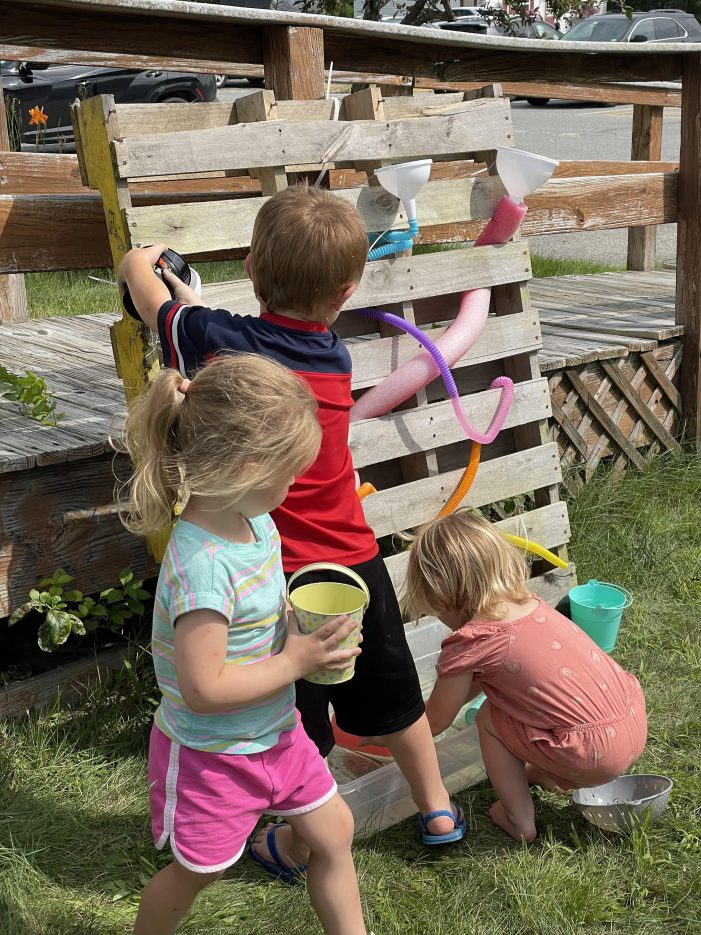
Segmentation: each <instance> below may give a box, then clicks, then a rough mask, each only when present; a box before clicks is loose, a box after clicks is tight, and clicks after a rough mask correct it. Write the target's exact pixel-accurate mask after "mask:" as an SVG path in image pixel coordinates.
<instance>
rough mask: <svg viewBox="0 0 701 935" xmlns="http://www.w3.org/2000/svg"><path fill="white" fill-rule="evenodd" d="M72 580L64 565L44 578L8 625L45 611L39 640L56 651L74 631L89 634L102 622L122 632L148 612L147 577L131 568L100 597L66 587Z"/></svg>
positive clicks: (43, 647) (16, 611) (83, 634)
mask: <svg viewBox="0 0 701 935" xmlns="http://www.w3.org/2000/svg"><path fill="white" fill-rule="evenodd" d="M72 580H73V578H72V577H71V575H69V574H67V572H65V571H64V570H63V569H62V568H57V569H56V571H55V572H54V573H53V575H52V576H51V577H50V578H42V579H41V581H40V582H39V588H32V590H31V591H30V592H29V600H28V601H26V603H24V604H22V605H21V606H20V607H18V608H17V609H16V610H15V611H13V613H12V614H11V615H10V617H9V619H8V621H7V624H8V626H10V627H11V626H14V625H15V624H16V623H19V621H20V620H22V619H23V618H24V617H26V616H27V614H29V613H30V612H31V611H33V610H34V611H36V612H37V613H38V614H40V615H43V616H44V620H43V621H42V623H41V625H40V626H39V632H38V634H37V642H38V644H39V646H40V647H41V649H43V650H45V651H46V652H53V650H54V649H56V647H57V646H61V645H62V644H63V643H65V642H66V640H67V639H68V637H69V636H70V635H71V633H75V634H76V635H77V636H85V634H86V633H92V632H93V631H95V630H96V629H97V628H98V627H99V626H103V627H107V628H108V629H111V630H114V631H116V632H120V631H121V630H122V628H123V627H124V624H125V623H127V621H129V620H132V619H134V618H140V617H143V615H144V613H145V612H146V605H145V604H144V601H145V600H148V599H149V597H150V596H151V595H150V594H149V592H148V591H147V590H145V589H144V587H143V581H135V580H134V572H133V571H131V570H130V569H129V568H126V569H124V570H123V571H121V572H120V573H119V584H120V587H115V588H105V590H104V591H101V592H100V594H99V596H98V598H97V599H95V598H94V597H90V596H88V595H84V594H83V592H82V591H78V590H76V589H73V588H71V589H68V590H66V585H68V584H70V582H71V581H72ZM39 589H42V590H39Z"/></svg>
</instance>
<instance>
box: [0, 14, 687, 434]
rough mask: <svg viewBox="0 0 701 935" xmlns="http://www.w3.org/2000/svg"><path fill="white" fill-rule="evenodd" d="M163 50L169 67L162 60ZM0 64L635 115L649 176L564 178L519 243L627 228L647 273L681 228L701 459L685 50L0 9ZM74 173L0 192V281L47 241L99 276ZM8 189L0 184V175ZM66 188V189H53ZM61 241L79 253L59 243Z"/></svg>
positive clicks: (55, 264) (223, 18) (315, 93)
mask: <svg viewBox="0 0 701 935" xmlns="http://www.w3.org/2000/svg"><path fill="white" fill-rule="evenodd" d="M33 36H36V37H37V38H36V39H33V38H32V37H33ZM39 36H41V38H39ZM184 37H186V41H185V38H184ZM565 47H566V48H565ZM164 48H167V49H177V50H178V52H177V53H176V54H171V55H170V56H168V57H164V55H163V51H162V50H163V49H164ZM30 49H31V52H28V50H30ZM0 56H1V57H3V58H11V57H24V58H30V57H31V58H40V57H43V58H44V59H45V60H49V61H65V62H74V61H91V62H95V63H96V64H104V62H105V61H111V62H113V63H115V64H119V65H123V66H126V65H128V64H131V65H132V67H141V68H146V67H167V68H171V69H180V70H201V71H210V72H227V73H233V72H234V71H235V69H236V68H237V67H239V68H240V67H242V66H244V67H245V68H248V67H249V65H248V63H250V65H255V66H258V67H261V66H262V68H263V71H264V75H265V80H266V85H267V86H268V87H269V88H270V89H271V90H273V91H274V92H275V95H276V98H277V99H278V100H280V101H281V100H286V99H300V98H309V99H319V98H323V96H324V92H325V71H324V68H325V66H326V67H328V66H329V64H330V63H331V62H334V64H335V67H336V68H341V69H343V70H344V71H346V72H352V75H351V77H354V78H355V79H356V80H358V81H360V80H362V77H363V75H364V74H365V75H374V76H379V77H381V78H382V79H383V81H382V84H383V86H384V87H390V86H392V85H394V87H395V89H396V91H399V92H400V93H402V92H406V90H407V88H408V85H409V83H412V84H413V85H415V86H416V87H417V88H420V87H422V86H425V85H426V84H428V83H431V84H432V86H433V87H437V85H436V82H440V84H442V86H443V87H444V88H450V89H452V88H457V89H459V90H461V91H462V90H465V89H466V85H471V86H472V87H475V86H477V85H485V84H487V83H491V82H494V81H497V82H500V83H501V84H502V87H503V88H504V91H505V93H507V94H509V95H511V94H518V95H526V96H533V97H537V96H548V97H560V98H576V99H580V100H609V101H612V102H620V103H633V104H634V117H633V144H632V152H631V155H632V158H633V159H634V160H635V161H639V162H641V163H643V164H644V165H645V168H646V169H652V170H653V171H651V172H650V171H646V172H643V173H640V174H639V173H638V172H637V171H636V169H637V168H639V167H636V169H634V168H632V167H631V168H630V169H625V170H624V171H623V172H621V169H620V163H617V164H616V168H614V167H613V166H611V171H609V167H608V165H606V166H603V165H602V164H601V163H599V164H598V165H599V166H601V167H602V168H604V169H605V175H590V174H588V172H589V171H591V168H589V170H587V169H586V168H583V169H580V167H579V166H576V167H570V170H569V171H570V172H572V171H574V172H575V173H577V174H576V175H574V176H572V175H571V174H567V175H565V174H563V175H561V176H560V177H559V178H556V179H555V180H554V181H553V182H551V183H550V184H549V185H548V186H547V187H546V188H544V189H543V191H542V192H539V193H538V194H537V195H536V196H534V198H533V199H532V201H531V217H530V219H529V222H528V227H527V228H526V233H548V232H550V233H552V232H556V231H563V230H567V231H573V230H595V229H601V228H608V227H615V226H624V227H625V226H632V225H634V231H633V232H632V233H631V235H630V241H629V251H628V263H629V266H630V267H631V268H645V267H646V266H649V265H650V263H652V262H653V258H654V227H655V225H657V224H660V223H668V222H669V221H674V220H675V218H676V220H677V221H678V229H679V235H678V250H677V268H678V295H677V320H678V322H680V323H682V324H683V325H684V327H685V351H684V363H683V367H682V397H683V400H684V411H685V417H686V419H687V423H688V427H689V431H690V434H691V435H692V436H693V438H694V439H696V440H697V441H698V442H699V444H701V380H700V379H699V348H700V346H701V251H700V250H699V249H698V244H699V243H700V242H701V168H700V167H701V132H699V126H701V52H699V51H698V49H697V48H696V47H694V46H693V45H692V46H682V45H669V46H665V47H662V46H659V45H658V46H656V47H655V48H654V49H653V48H650V49H639V48H637V47H636V48H633V47H625V48H622V47H619V46H615V47H614V46H613V44H608V45H594V44H590V43H539V42H537V41H528V40H509V39H486V38H483V37H478V36H470V35H458V34H455V33H451V34H450V35H449V36H448V35H447V34H446V35H437V34H436V33H434V32H433V31H430V30H416V29H406V28H403V27H392V28H391V29H388V28H386V27H385V26H382V25H381V24H368V23H364V22H357V21H347V20H340V19H333V18H329V17H304V16H303V15H302V14H271V13H268V12H265V11H256V10H244V9H241V8H234V7H219V6H211V5H204V4H195V3H178V4H172V3H170V2H168V0H5V3H4V4H2V7H1V8H0ZM137 63H138V64H137ZM680 77H681V79H682V91H680V90H679V88H678V87H668V88H665V87H660V86H659V84H658V86H655V87H646V86H636V85H634V84H631V82H658V83H659V82H674V81H678V80H679V78H680ZM620 82H623V83H625V86H622V85H621V84H620ZM389 93H391V92H389ZM153 106H157V105H153ZM168 106H177V105H168ZM665 106H677V107H678V106H681V159H680V164H679V171H678V174H677V173H675V171H674V169H673V167H671V166H670V164H669V163H666V164H663V163H660V161H659V156H660V146H659V144H660V139H661V128H662V109H663V107H665ZM194 109H195V108H193V110H194ZM0 160H4V163H3V164H8V165H9V163H10V162H11V157H9V156H5V155H3V156H0ZM12 165H13V166H14V173H13V174H14V178H15V179H17V178H18V173H19V174H21V175H23V176H25V178H26V177H27V176H31V175H32V170H31V169H29V170H28V172H25V168H23V167H26V166H27V163H26V162H24V163H22V162H21V161H14V162H13V163H12ZM75 170H76V166H75V163H74V162H72V161H70V160H68V159H67V158H66V157H64V159H63V160H62V161H61V162H60V168H59V169H58V170H57V172H56V173H54V174H53V176H52V182H51V183H50V185H49V188H50V190H49V191H48V192H38V191H37V190H36V188H35V189H34V190H33V191H32V192H29V191H27V189H26V187H25V188H24V190H20V188H21V187H22V186H27V185H32V184H34V185H36V184H37V183H36V182H34V183H32V182H29V181H22V182H19V181H18V182H17V186H18V187H17V189H16V190H14V191H10V190H9V189H8V188H3V192H4V194H3V195H2V196H0V228H1V227H2V225H3V224H4V231H3V241H4V242H5V241H7V242H9V244H10V247H9V248H8V249H5V246H4V243H3V248H2V251H1V253H2V257H1V259H0V273H8V272H15V271H18V272H19V271H23V270H26V269H36V268H37V267H38V265H39V264H38V262H37V260H36V259H35V258H34V257H33V254H36V253H38V252H39V251H38V242H37V239H36V238H37V237H39V236H42V237H43V238H44V240H43V241H42V243H43V242H45V241H46V239H48V238H47V236H46V234H47V232H48V231H49V229H51V230H50V238H51V242H52V244H53V245H54V246H53V251H52V252H50V253H49V254H48V255H47V257H46V260H45V267H44V268H55V269H58V268H66V267H69V266H70V267H76V266H78V267H82V266H86V265H101V264H102V263H104V262H106V261H107V259H108V256H107V251H106V243H105V240H104V234H103V235H102V237H100V235H99V234H98V232H97V228H96V220H97V218H98V216H99V214H98V205H97V203H96V201H95V199H94V196H92V195H88V194H85V193H84V192H83V191H82V190H80V189H78V188H72V189H71V188H70V186H75V185H76V176H75ZM37 171H38V170H37ZM337 171H345V170H344V169H343V167H340V169H337ZM597 171H598V170H597ZM64 172H65V175H62V173H64ZM2 174H5V175H8V177H9V173H8V171H5V172H3V173H2ZM35 174H36V173H35ZM61 179H63V181H61ZM214 181H215V183H216V185H217V186H230V188H228V189H227V190H228V191H230V194H231V197H241V196H245V195H246V194H247V190H246V189H245V188H243V189H242V188H237V185H238V184H239V182H237V180H236V179H218V180H214ZM675 183H676V184H675ZM137 184H143V188H142V189H141V190H140V191H137V189H136V187H135V188H134V196H135V198H137V197H138V198H141V197H143V198H144V199H145V200H146V199H154V198H165V199H176V198H180V197H182V196H183V195H186V196H187V198H188V200H193V199H192V195H193V193H194V194H198V197H207V195H206V193H203V192H202V191H201V188H200V190H199V193H197V192H195V191H194V187H193V189H191V190H190V192H187V193H184V192H177V191H174V190H165V191H164V190H162V189H161V190H159V191H154V190H153V189H152V188H151V189H149V187H148V185H147V184H146V183H137ZM240 184H242V185H244V183H240ZM245 184H248V183H245ZM61 185H65V187H66V188H67V189H70V190H62V189H60V187H59V186H61ZM641 221H643V222H644V224H643V225H641ZM636 222H637V225H636ZM446 233H448V234H449V233H450V232H449V231H445V230H443V231H441V232H435V231H434V232H433V234H432V233H431V232H427V233H426V236H429V237H430V236H435V238H436V239H440V237H441V236H442V237H445V235H446ZM448 239H450V238H449V237H448ZM70 240H73V241H74V242H77V243H80V244H82V245H84V246H85V250H82V249H76V248H75V247H73V246H71V245H70V244H69V243H66V242H65V241H70ZM78 254H80V257H79V256H78ZM40 262H43V261H40Z"/></svg>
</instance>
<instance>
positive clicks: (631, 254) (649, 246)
mask: <svg viewBox="0 0 701 935" xmlns="http://www.w3.org/2000/svg"><path fill="white" fill-rule="evenodd" d="M663 114H664V108H663V107H651V106H650V105H649V104H635V105H634V106H633V137H632V141H631V150H630V158H631V159H633V160H638V159H641V160H652V161H654V162H657V161H658V160H659V159H660V158H661V156H662V118H663ZM656 247H657V228H656V227H655V226H654V225H649V226H647V227H629V228H628V269H637V270H647V269H654V268H655V257H656Z"/></svg>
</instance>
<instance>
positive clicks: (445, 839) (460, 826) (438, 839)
mask: <svg viewBox="0 0 701 935" xmlns="http://www.w3.org/2000/svg"><path fill="white" fill-rule="evenodd" d="M450 804H451V807H452V808H453V809H454V811H450V812H449V811H447V810H446V809H444V808H441V809H438V811H436V812H429V813H428V815H419V830H420V831H421V838H422V840H423V842H424V844H452V843H453V842H454V841H459V840H461V838H463V837H464V835H465V832H466V831H467V822H466V821H465V816H464V815H463V811H462V809H461V808H460V806H459V805H458V803H457V802H453V800H452V799H451V800H450ZM434 818H452V819H453V822H454V824H455V827H454V829H453V830H452V831H449V832H448V833H447V834H432V833H431V832H430V831H429V830H428V823H429V821H433V819H434ZM271 853H272V852H271Z"/></svg>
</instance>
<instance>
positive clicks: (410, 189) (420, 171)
mask: <svg viewBox="0 0 701 935" xmlns="http://www.w3.org/2000/svg"><path fill="white" fill-rule="evenodd" d="M432 165H433V160H432V159H416V160H415V161H414V162H399V163H397V164H396V165H394V166H383V167H382V168H381V169H376V170H375V178H376V179H377V181H378V182H379V183H380V185H381V186H382V187H383V188H384V190H385V191H387V192H389V193H390V195H394V196H395V198H400V199H401V201H402V203H403V205H404V208H405V210H406V215H407V218H408V219H409V220H410V221H415V220H416V196H417V195H418V194H419V192H420V191H421V189H422V188H423V187H424V185H425V184H426V182H428V177H429V175H430V174H431V166H432Z"/></svg>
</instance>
